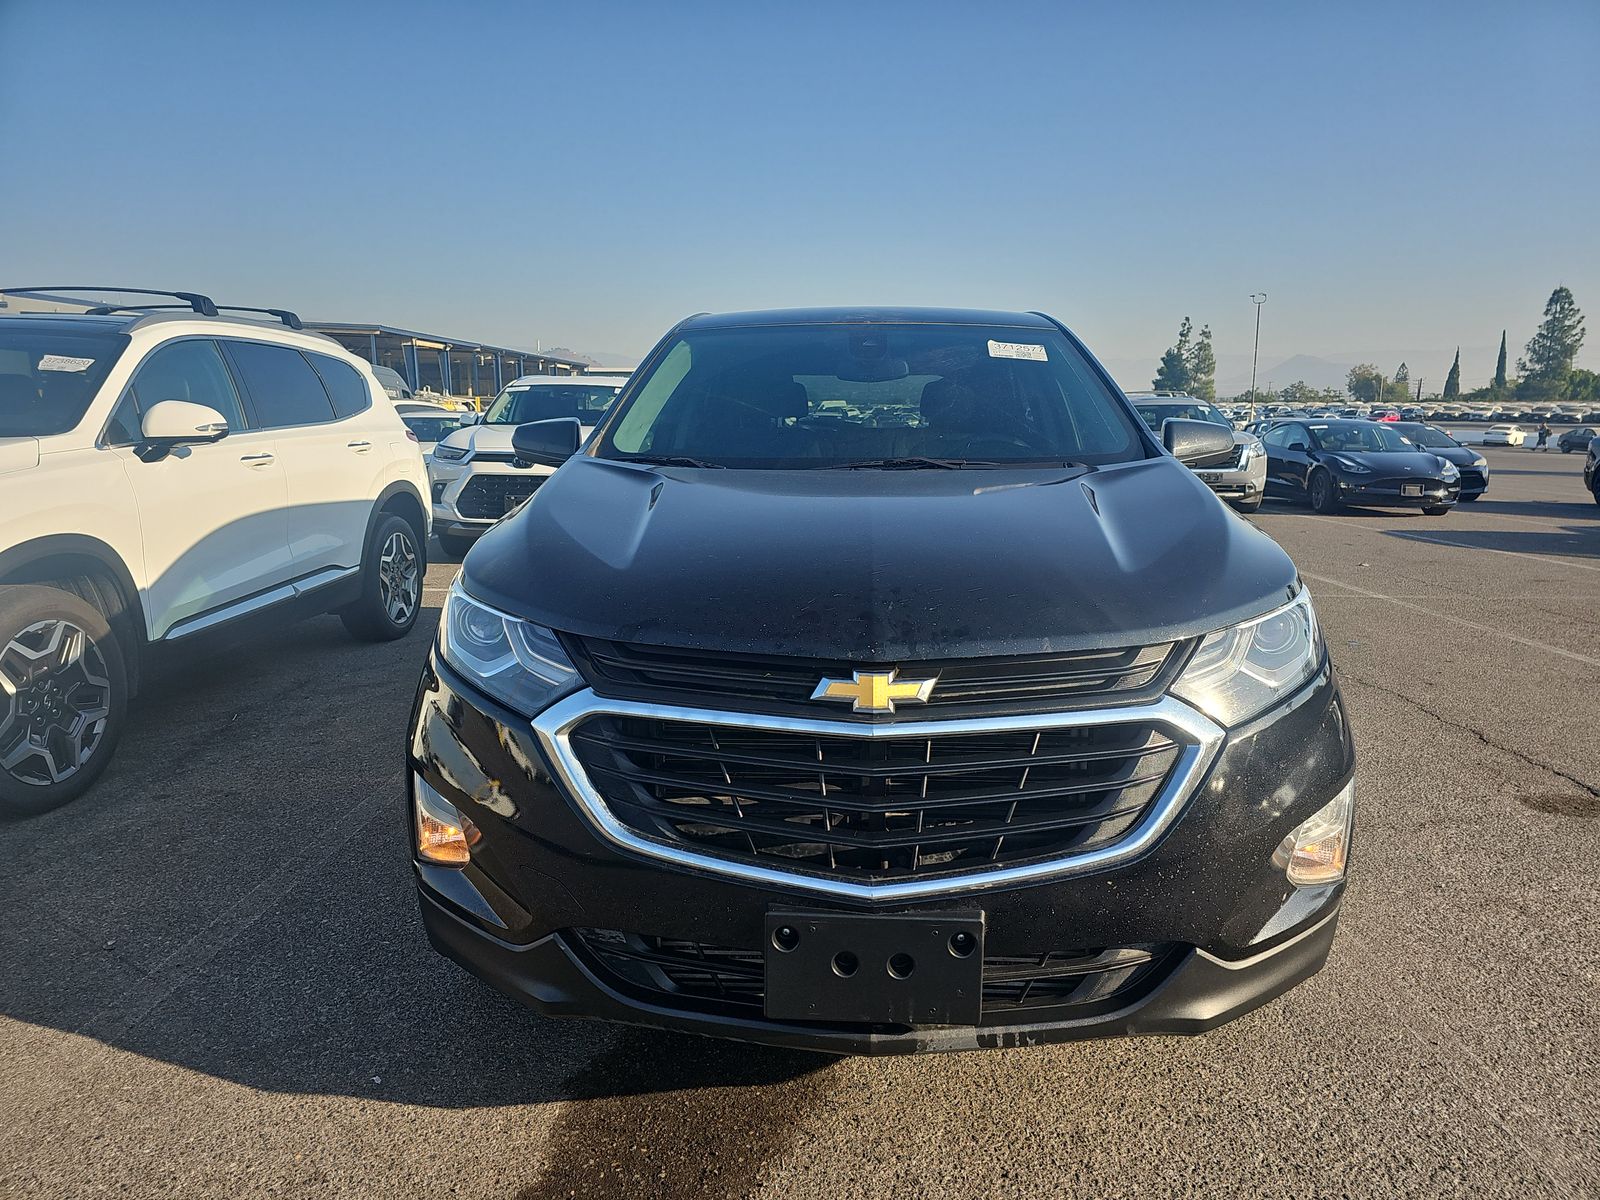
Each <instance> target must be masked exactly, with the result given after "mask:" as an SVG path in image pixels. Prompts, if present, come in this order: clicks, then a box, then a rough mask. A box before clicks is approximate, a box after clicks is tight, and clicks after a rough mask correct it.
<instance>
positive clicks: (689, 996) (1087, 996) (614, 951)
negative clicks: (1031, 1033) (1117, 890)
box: [567, 929, 1174, 1024]
mask: <svg viewBox="0 0 1600 1200" xmlns="http://www.w3.org/2000/svg"><path fill="white" fill-rule="evenodd" d="M567 936H568V938H569V939H570V941H571V942H575V943H576V944H577V946H578V947H579V948H580V949H581V950H582V951H585V952H587V954H588V955H589V956H590V957H591V959H592V960H593V961H595V962H597V963H598V964H599V965H601V966H603V967H604V968H605V969H606V971H607V972H608V973H609V974H610V975H611V976H612V978H613V979H616V980H621V981H623V982H624V983H625V984H627V985H630V986H631V987H632V988H634V989H637V990H641V991H646V992H650V993H653V994H655V995H656V996H660V997H665V998H667V999H668V1000H669V1001H672V1002H675V1003H677V1004H680V1005H686V1006H690V1007H707V1008H714V1009H723V1010H733V1011H739V1012H741V1013H744V1014H746V1015H759V1014H760V1012H761V1009H762V1005H763V1002H764V1000H765V980H764V978H763V969H762V962H761V951H759V950H750V949H734V948H731V947H727V946H714V945H708V944H706V943H702V942H694V941H687V940H685V939H682V938H668V937H654V936H650V935H641V934H632V933H622V932H619V931H617V930H613V929H575V930H570V931H568V934H567ZM1173 951H1174V948H1173V947H1170V946H1162V945H1156V946H1124V947H1102V948H1096V949H1087V950H1052V951H1045V952H1042V953H1038V954H1023V955H985V956H984V960H983V1023H984V1024H998V1023H1003V1022H1006V1021H1010V1020H1014V1019H1015V1017H1016V1014H1018V1013H1019V1012H1026V1011H1029V1010H1033V1009H1063V1008H1070V1009H1072V1010H1073V1011H1072V1012H1070V1013H1057V1014H1056V1015H1057V1016H1060V1017H1067V1016H1080V1017H1081V1016H1088V1015H1091V1014H1092V1013H1094V1012H1101V1011H1109V1010H1111V1009H1114V1008H1117V1007H1120V1006H1122V1005H1124V1004H1127V1003H1129V1002H1130V1001H1131V1000H1132V999H1133V998H1134V997H1135V996H1136V995H1138V994H1140V993H1141V992H1143V991H1145V990H1147V989H1148V987H1149V986H1150V985H1151V984H1153V983H1155V982H1156V981H1158V980H1159V979H1160V977H1161V975H1162V974H1163V972H1164V970H1165V969H1166V968H1167V966H1168V965H1169V964H1170V963H1171V961H1172V959H1173V957H1174V953H1173Z"/></svg>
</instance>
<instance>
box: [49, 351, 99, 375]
mask: <svg viewBox="0 0 1600 1200" xmlns="http://www.w3.org/2000/svg"><path fill="white" fill-rule="evenodd" d="M92 366H94V359H92V358H72V357H71V356H70V355H66V354H46V355H45V356H44V357H43V358H41V359H40V360H39V370H41V371H87V370H88V369H89V368H90V367H92Z"/></svg>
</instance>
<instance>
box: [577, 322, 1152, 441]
mask: <svg viewBox="0 0 1600 1200" xmlns="http://www.w3.org/2000/svg"><path fill="white" fill-rule="evenodd" d="M599 453H600V455H601V456H602V457H623V458H626V457H628V456H631V455H646V456H662V455H666V456H672V457H681V458H690V459H694V460H697V461H700V462H706V463H710V464H713V465H716V466H724V467H737V468H743V469H751V470H763V469H769V470H772V469H794V468H822V467H830V466H842V465H850V464H871V463H876V462H879V461H881V460H915V459H919V458H920V459H927V458H937V459H941V460H946V461H950V460H967V461H970V462H971V463H972V464H973V465H977V466H982V465H985V464H991V463H992V464H1002V463H1015V464H1029V463H1033V464H1044V463H1060V462H1063V461H1072V462H1088V463H1096V464H1098V463H1112V462H1125V461H1128V460H1131V459H1138V458H1142V457H1144V456H1145V443H1144V442H1143V440H1142V439H1141V438H1140V437H1139V436H1138V434H1137V433H1136V431H1135V426H1134V423H1133V421H1132V419H1130V415H1129V414H1128V412H1127V410H1126V409H1125V408H1124V407H1123V405H1122V404H1121V403H1120V400H1119V398H1117V397H1114V396H1113V394H1112V393H1111V391H1110V390H1109V389H1108V388H1107V387H1106V385H1105V384H1104V382H1103V381H1101V380H1100V378H1099V377H1098V376H1096V375H1095V374H1094V372H1093V371H1092V370H1091V369H1090V368H1089V366H1088V364H1087V363H1086V362H1085V360H1084V359H1083V357H1082V356H1081V355H1080V354H1079V353H1078V352H1077V351H1076V350H1075V349H1074V347H1073V346H1072V344H1071V343H1070V342H1068V341H1067V340H1066V339H1065V338H1063V337H1061V336H1060V334H1059V333H1057V332H1055V331H1053V330H1050V329H1043V328H1039V327H1010V326H984V325H938V324H926V325H890V324H881V325H879V324H874V325H867V326H857V325H850V324H828V323H822V322H818V323H814V324H812V323H807V324H797V325H786V326H746V327H735V328H711V329H703V330H688V331H685V332H684V333H682V334H681V335H680V336H679V339H678V341H677V342H676V343H675V344H674V345H673V347H672V349H671V350H670V352H669V353H668V354H666V355H665V356H664V357H663V358H662V359H661V360H660V361H659V362H658V363H657V364H656V365H655V366H654V367H652V368H651V369H650V370H649V371H648V373H647V374H646V375H645V377H643V378H642V379H640V381H639V382H638V384H636V385H635V391H634V392H633V393H632V398H631V399H630V401H629V402H628V406H627V408H626V409H625V410H624V411H623V412H621V413H619V414H618V415H617V416H616V417H615V418H614V420H613V422H612V423H611V425H610V426H609V433H608V435H607V436H606V437H605V438H603V439H602V442H601V445H600V449H599Z"/></svg>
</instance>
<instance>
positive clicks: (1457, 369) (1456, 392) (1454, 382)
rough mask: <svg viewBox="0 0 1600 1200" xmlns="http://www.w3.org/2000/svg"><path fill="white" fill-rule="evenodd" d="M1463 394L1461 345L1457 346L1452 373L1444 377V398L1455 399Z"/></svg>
mask: <svg viewBox="0 0 1600 1200" xmlns="http://www.w3.org/2000/svg"><path fill="white" fill-rule="evenodd" d="M1460 395H1461V347H1460V346H1457V347H1456V360H1455V362H1453V363H1451V364H1450V374H1448V375H1446V376H1445V377H1444V398H1445V399H1446V400H1454V399H1455V398H1456V397H1458V396H1460Z"/></svg>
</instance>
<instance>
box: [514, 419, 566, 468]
mask: <svg viewBox="0 0 1600 1200" xmlns="http://www.w3.org/2000/svg"><path fill="white" fill-rule="evenodd" d="M582 440H583V427H582V426H581V425H579V424H578V418H576V417H556V418H555V419H553V420H549V421H529V422H528V423H527V424H526V425H518V426H517V427H516V428H515V429H513V430H512V431H511V449H512V452H513V453H514V454H516V456H517V459H518V461H519V462H525V463H540V464H542V465H543V466H547V467H559V466H560V465H561V464H562V463H564V462H566V461H567V459H569V458H571V457H572V456H573V455H574V454H576V453H577V452H578V444H579V443H580V442H581V441H582Z"/></svg>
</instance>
